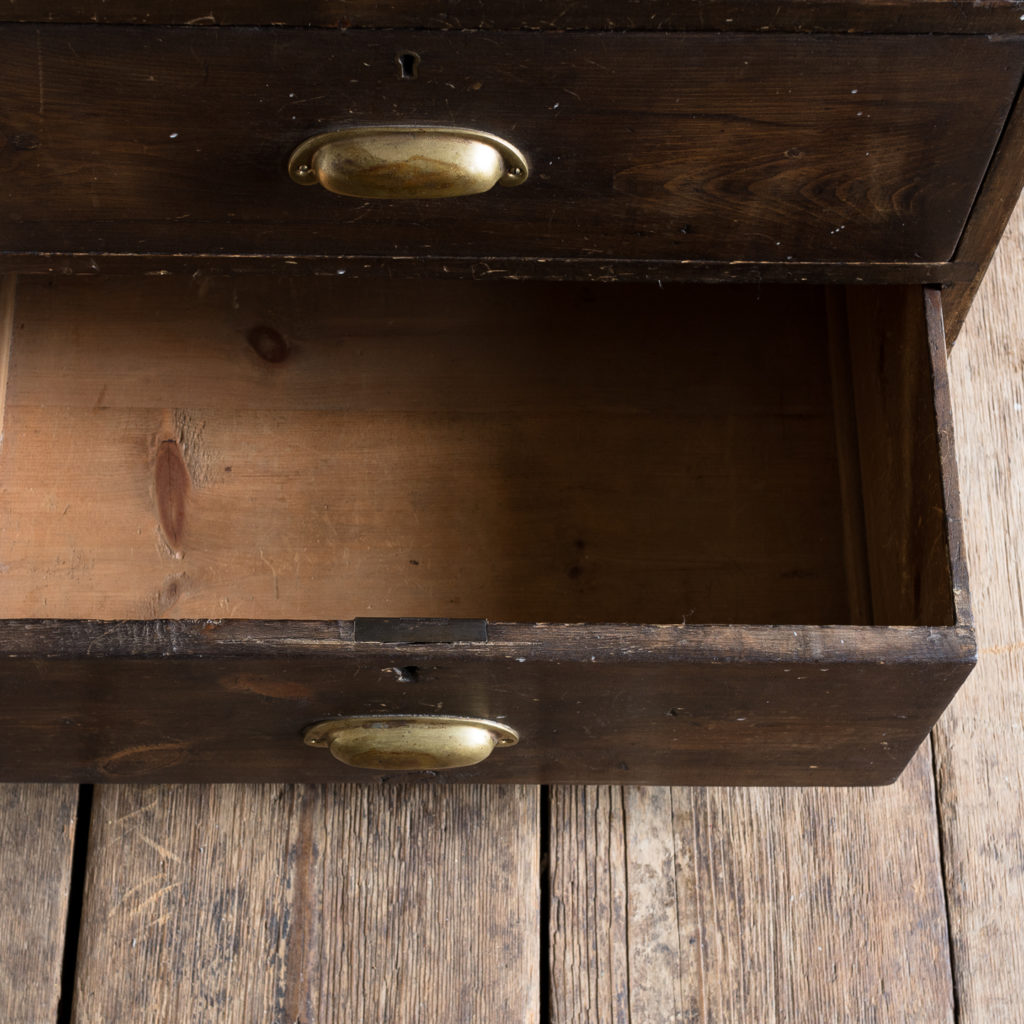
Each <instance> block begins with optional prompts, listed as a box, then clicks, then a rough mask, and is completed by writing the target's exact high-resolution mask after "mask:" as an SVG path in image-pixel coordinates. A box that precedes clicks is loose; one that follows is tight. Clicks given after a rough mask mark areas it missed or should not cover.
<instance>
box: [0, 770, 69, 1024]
mask: <svg viewBox="0 0 1024 1024" xmlns="http://www.w3.org/2000/svg"><path fill="white" fill-rule="evenodd" d="M77 803H78V787H77V786H0V1020H2V1021H4V1022H5V1024H7V1022H9V1024H54V1021H56V1019H57V1004H58V1002H59V1000H60V995H61V965H62V960H63V952H64V933H65V925H66V922H67V914H68V892H69V886H70V881H71V858H72V849H73V846H74V835H75V819H76V810H77Z"/></svg>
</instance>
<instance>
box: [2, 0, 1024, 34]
mask: <svg viewBox="0 0 1024 1024" xmlns="http://www.w3.org/2000/svg"><path fill="white" fill-rule="evenodd" d="M0 20H3V21H25V22H54V21H60V22H76V21H78V22H84V23H89V24H94V23H102V24H150V25H188V26H191V27H196V28H204V27H207V28H208V27H213V26H216V25H299V26H322V27H325V28H332V29H337V28H342V29H346V28H436V29H454V30H458V29H495V28H498V29H532V30H537V29H555V30H566V29H632V30H637V29H646V30H657V31H673V30H675V31H678V30H684V29H688V30H690V31H719V32H730V31H731V32H759V31H765V30H768V29H773V30H778V31H788V32H883V31H889V32H968V33H970V32H977V33H981V32H1019V31H1021V26H1020V17H1019V7H1018V5H1017V4H1015V3H1013V2H1012V0H978V2H976V3H973V4H971V6H970V8H965V7H964V5H963V4H960V3H956V2H955V0H785V2H783V3H780V2H779V0H646V2H645V3H643V4H635V3H633V4H630V3H623V2H622V0H567V2H565V3H560V4H554V5H553V4H551V3H549V2H548V0H497V2H496V0H450V2H449V3H447V4H445V5H444V7H443V8H439V7H438V5H437V4H436V3H435V2H434V0H386V2H377V0H349V2H347V3H346V4H345V6H344V8H341V9H339V7H338V4H337V2H336V0H310V2H307V3H304V4H302V6H301V7H297V6H296V5H295V4H294V3H291V2H289V0H220V2H218V3H216V4H213V5H211V4H210V3H209V2H208V0H187V2H182V0H154V2H151V3H147V4H145V5H144V6H142V7H140V6H139V5H138V4H137V3H133V2H132V0H104V2H102V3H96V2H94V3H91V4H88V3H70V2H68V0H49V2H48V3H47V4H46V6H45V7H44V8H41V7H40V6H39V4H38V3H37V2H36V0H9V2H8V3H7V4H5V5H4V7H3V8H0Z"/></svg>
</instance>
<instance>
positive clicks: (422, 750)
mask: <svg viewBox="0 0 1024 1024" xmlns="http://www.w3.org/2000/svg"><path fill="white" fill-rule="evenodd" d="M302 738H303V740H304V741H305V742H306V743H307V744H308V745H309V746H311V747H327V748H328V749H329V750H330V752H331V753H332V754H333V755H334V756H335V757H336V758H337V759H338V760H339V761H342V762H344V763H345V764H347V765H351V766H352V767H353V768H370V769H374V770H376V771H390V772H414V771H432V770H437V769H443V768H466V767H468V766H469V765H472V764H479V763H480V762H481V761H483V760H484V759H485V758H487V757H488V756H490V754H491V751H493V750H494V748H495V747H511V746H514V745H515V744H516V743H518V742H519V734H518V733H517V732H516V731H515V729H511V728H509V727H508V726H507V725H502V724H501V723H500V722H490V721H487V720H486V719H483V718H455V717H451V716H448V715H378V716H374V717H364V716H360V717H352V718H332V719H330V720H329V721H326V722H317V723H316V724H315V725H311V726H309V728H307V729H306V730H305V732H304V733H303V736H302Z"/></svg>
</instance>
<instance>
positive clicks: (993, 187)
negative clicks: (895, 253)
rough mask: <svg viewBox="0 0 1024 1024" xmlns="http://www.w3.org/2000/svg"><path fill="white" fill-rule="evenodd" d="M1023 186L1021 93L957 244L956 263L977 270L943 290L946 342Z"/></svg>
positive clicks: (967, 306)
mask: <svg viewBox="0 0 1024 1024" xmlns="http://www.w3.org/2000/svg"><path fill="white" fill-rule="evenodd" d="M1022 189H1024V94H1022V95H1021V96H1018V98H1017V102H1016V104H1015V106H1014V110H1013V113H1012V115H1011V118H1010V120H1009V122H1008V124H1007V127H1006V131H1005V132H1004V134H1003V137H1002V139H1001V140H1000V142H999V146H998V148H997V149H996V152H995V156H994V157H993V159H992V165H991V167H990V169H989V172H988V174H987V175H986V177H985V182H984V186H983V188H982V191H981V193H980V196H979V199H978V201H977V203H976V204H975V207H974V210H973V212H972V213H971V217H970V220H969V221H968V222H967V227H966V229H965V231H964V234H963V238H962V239H961V240H960V245H959V246H958V247H957V252H956V258H957V261H958V262H963V263H965V264H972V265H974V266H976V267H977V270H976V272H975V274H974V276H973V278H971V279H970V280H969V281H966V282H965V281H961V282H958V283H956V284H954V285H952V286H951V287H949V288H946V289H944V290H943V293H942V309H943V314H944V316H945V320H946V338H947V341H948V344H949V345H950V346H952V344H953V343H954V342H955V341H956V338H957V335H958V334H959V333H960V328H961V327H962V326H963V322H964V319H965V317H966V316H967V311H968V310H969V309H970V306H971V302H972V301H973V299H974V295H975V293H976V292H977V290H978V288H979V286H980V285H981V281H982V278H983V277H984V276H985V272H986V270H987V269H988V265H989V260H991V258H992V254H993V253H994V252H995V248H996V244H997V243H998V242H999V239H1000V238H1001V237H1002V234H1003V232H1004V231H1005V230H1006V225H1007V222H1008V221H1009V218H1010V215H1011V214H1012V213H1013V209H1014V203H1015V202H1016V200H1017V197H1019V196H1020V194H1021V190H1022Z"/></svg>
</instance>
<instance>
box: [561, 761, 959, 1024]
mask: <svg viewBox="0 0 1024 1024" xmlns="http://www.w3.org/2000/svg"><path fill="white" fill-rule="evenodd" d="M551 819H552V826H551V848H552V852H551V864H552V877H551V976H552V1001H551V1006H552V1017H551V1019H552V1022H553V1024H570V1022H573V1024H577V1022H578V1024H628V1022H629V1021H644V1022H659V1024H660V1022H665V1024H668V1022H675V1021H688V1022H693V1024H705V1022H706V1024H710V1022H713V1021H758V1022H763V1024H775V1022H780V1024H781V1022H792V1024H797V1022H804V1021H830V1022H837V1024H839V1022H843V1024H855V1022H856V1024H872V1022H878V1024H882V1022H894V1021H899V1022H901V1024H941V1022H948V1024H952V1021H953V993H952V985H951V978H950V968H949V955H948V945H947V933H946V917H945V905H944V900H943V889H942V876H941V871H940V865H939V848H938V843H937V835H936V829H935V809H934V798H933V787H932V775H931V759H930V751H929V749H928V747H927V746H926V747H924V748H923V749H922V750H921V752H920V753H919V754H918V756H917V757H916V758H915V759H914V761H913V762H912V764H911V767H910V768H908V770H907V772H906V773H905V774H904V776H903V777H902V779H901V780H900V782H899V783H897V785H895V786H893V787H891V788H889V789H884V790H870V789H869V790H858V791H849V790H846V791H844V790H826V789H805V790H791V791H786V792H783V791H778V790H770V789H761V790H742V789H740V790H718V789H711V790H694V789H638V788H633V787H625V788H598V787H586V788H579V789H568V788H562V787H557V788H555V789H554V790H553V796H552V808H551Z"/></svg>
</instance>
